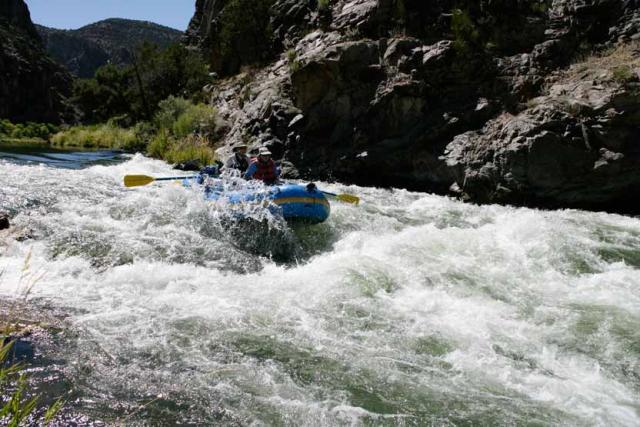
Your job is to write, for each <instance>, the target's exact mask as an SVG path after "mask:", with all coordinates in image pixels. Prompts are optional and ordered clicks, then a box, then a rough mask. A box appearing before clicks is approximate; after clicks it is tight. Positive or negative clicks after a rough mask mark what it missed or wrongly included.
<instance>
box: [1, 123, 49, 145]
mask: <svg viewBox="0 0 640 427" xmlns="http://www.w3.org/2000/svg"><path fill="white" fill-rule="evenodd" d="M56 132H58V128H57V127H56V126H55V125H52V124H47V123H33V122H27V123H18V124H13V123H11V122H10V121H9V120H6V119H4V120H2V121H0V135H2V136H4V137H7V138H12V139H42V140H48V139H49V137H50V136H51V135H52V134H54V133H56Z"/></svg>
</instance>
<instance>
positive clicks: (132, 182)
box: [124, 175, 156, 188]
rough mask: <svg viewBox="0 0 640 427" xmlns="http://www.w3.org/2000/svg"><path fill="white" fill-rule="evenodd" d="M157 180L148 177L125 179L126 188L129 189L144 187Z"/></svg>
mask: <svg viewBox="0 0 640 427" xmlns="http://www.w3.org/2000/svg"><path fill="white" fill-rule="evenodd" d="M155 180H156V179H155V178H154V177H152V176H147V175H127V176H125V177H124V186H125V187H127V188H129V187H142V186H143V185H147V184H151V183H152V182H153V181H155Z"/></svg>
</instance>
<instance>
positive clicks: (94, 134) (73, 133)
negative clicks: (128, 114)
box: [51, 123, 145, 151]
mask: <svg viewBox="0 0 640 427" xmlns="http://www.w3.org/2000/svg"><path fill="white" fill-rule="evenodd" d="M51 143H52V144H53V145H55V146H57V147H60V148H67V147H80V148H109V149H118V150H124V151H139V150H140V149H144V145H145V144H144V142H143V141H142V139H141V137H140V135H138V133H137V132H136V129H135V128H131V129H124V128H121V127H118V126H115V125H114V124H112V123H107V124H102V125H91V126H76V127H71V128H69V129H67V130H64V131H61V132H58V133H57V134H55V135H53V136H52V137H51Z"/></svg>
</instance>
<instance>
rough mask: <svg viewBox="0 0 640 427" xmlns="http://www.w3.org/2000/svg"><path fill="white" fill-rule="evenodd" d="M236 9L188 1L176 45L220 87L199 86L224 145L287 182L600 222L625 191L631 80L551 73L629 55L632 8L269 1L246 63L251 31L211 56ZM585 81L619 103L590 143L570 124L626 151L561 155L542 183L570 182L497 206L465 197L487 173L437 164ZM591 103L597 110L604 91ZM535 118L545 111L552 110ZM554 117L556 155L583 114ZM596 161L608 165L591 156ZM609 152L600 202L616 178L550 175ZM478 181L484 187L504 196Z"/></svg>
mask: <svg viewBox="0 0 640 427" xmlns="http://www.w3.org/2000/svg"><path fill="white" fill-rule="evenodd" d="M240 3H242V0H226V1H221V0H209V1H205V0H201V1H198V2H197V12H196V15H195V16H194V19H193V21H192V24H191V26H190V29H189V31H188V33H187V37H186V40H187V43H189V44H191V45H193V46H194V47H197V48H198V49H201V50H202V52H203V54H204V55H205V56H206V57H207V58H208V59H209V61H210V63H211V65H212V69H213V71H215V72H216V73H217V74H218V76H219V77H220V79H219V80H216V81H215V83H213V84H212V85H211V86H210V87H208V89H209V90H210V91H211V94H212V96H211V99H212V103H213V104H215V105H216V107H217V108H218V111H219V113H220V116H221V117H222V118H223V119H224V120H225V121H227V122H228V124H229V126H228V129H229V132H228V133H227V134H226V136H225V137H224V142H225V143H227V144H231V143H234V142H236V141H238V140H243V141H250V142H251V144H252V145H253V146H258V145H264V144H266V145H269V146H270V147H271V149H272V151H273V152H275V153H277V155H278V156H280V157H282V158H284V159H285V160H287V161H289V162H290V163H291V164H293V165H294V166H295V168H292V169H291V170H295V176H303V177H309V178H323V179H340V180H343V181H349V182H354V183H358V184H364V185H378V186H395V187H405V188H410V189H415V190H423V191H425V190H426V191H436V192H438V193H443V194H444V193H448V192H449V191H450V190H455V193H456V194H461V195H463V196H464V197H466V198H467V199H469V200H474V201H478V202H492V201H504V202H506V201H508V202H511V203H524V204H530V205H545V206H585V207H593V208H596V209H609V208H611V209H616V210H617V208H615V207H614V205H615V206H617V205H618V204H619V200H620V196H621V194H622V193H623V192H624V191H626V190H624V189H626V188H629V186H630V185H631V186H634V185H635V183H636V178H635V177H636V176H637V173H636V172H634V171H635V170H637V168H638V163H637V159H636V157H634V155H633V153H634V152H635V151H634V150H633V147H631V146H630V145H628V143H627V142H620V141H628V140H630V138H633V136H632V135H633V131H631V130H630V129H633V128H634V126H635V127H637V125H638V123H637V121H636V120H637V115H636V114H635V113H634V112H635V111H636V107H635V104H636V103H637V93H636V89H635V88H634V85H635V84H636V83H635V81H634V79H637V77H634V76H636V73H635V71H633V70H631V71H629V72H627V73H624V74H625V75H628V76H627V77H629V78H628V79H626V81H624V82H623V81H619V79H618V80H616V79H615V78H614V77H613V75H614V74H615V75H616V76H618V77H620V76H621V74H620V73H619V72H618V73H614V71H615V67H611V66H609V67H608V68H607V67H605V64H603V63H597V62H594V61H587V60H585V61H584V62H585V63H584V66H585V67H590V70H591V74H589V75H591V76H596V77H594V78H595V83H593V82H589V81H587V80H588V78H587V79H585V78H583V77H584V76H582V75H581V74H580V73H573V74H571V76H570V78H569V79H568V80H567V79H564V80H562V79H560V74H559V71H562V70H565V69H566V68H567V67H568V66H569V65H570V64H571V63H572V62H576V61H577V59H578V58H583V57H585V56H588V55H593V54H594V52H596V54H595V55H596V56H597V55H599V54H598V53H597V52H604V51H605V50H607V49H609V48H616V47H617V48H622V49H624V47H625V46H634V43H635V41H634V40H635V39H636V38H638V34H639V32H638V30H639V29H640V24H639V22H640V17H639V13H638V2H635V1H627V2H620V1H608V0H605V1H599V2H587V3H585V2H580V1H577V0H555V1H480V2H478V1H466V2H465V1H463V2H452V1H447V0H440V1H435V2H424V1H417V0H350V1H346V0H345V1H334V2H329V3H325V2H316V1H307V0H304V1H303V0H271V1H266V3H268V4H269V6H270V7H269V8H268V13H267V14H266V16H265V17H264V19H266V20H267V21H268V27H267V28H268V30H269V33H268V34H269V38H268V43H266V44H265V45H264V48H263V49H261V50H260V51H259V52H256V51H252V50H251V49H249V48H248V47H247V46H248V44H247V43H244V41H247V40H250V39H251V38H252V37H253V36H254V33H253V31H254V30H255V26H254V27H251V30H250V31H246V32H242V31H240V33H239V34H240V36H239V37H236V38H235V39H234V40H236V43H238V44H237V45H236V46H235V49H233V55H231V54H229V52H228V51H225V50H224V49H223V48H222V47H221V46H224V44H225V42H224V41H225V37H226V35H227V34H228V32H229V31H230V30H229V28H232V29H234V31H237V30H238V29H239V28H241V27H242V25H240V24H238V23H237V22H236V21H235V20H233V19H237V17H236V18H233V16H234V15H233V13H231V12H230V11H232V10H233V8H234V7H237V5H238V4H240ZM232 18H233V19H232ZM251 19H257V18H255V17H253V18H251ZM260 22H265V21H260ZM245 45H246V46H245ZM251 46H255V45H251ZM630 52H631V53H630V56H629V58H631V59H633V58H637V57H638V54H637V51H636V50H634V49H631V50H630ZM619 65H620V66H627V64H622V63H621V64H619ZM598 67H599V68H598ZM600 71H601V72H602V73H609V74H608V75H609V76H610V78H609V80H610V83H611V84H610V85H609V86H608V87H611V90H613V86H615V87H619V88H623V89H622V90H624V91H625V94H626V95H625V96H624V98H625V102H624V105H618V106H617V107H616V112H617V113H620V114H621V115H622V117H624V119H620V120H618V119H615V120H613V119H612V120H609V121H607V123H606V124H604V125H603V126H605V127H606V130H604V131H601V130H600V129H599V128H598V127H597V126H596V127H595V128H592V127H591V125H590V124H589V123H586V124H585V126H587V127H588V128H589V129H590V130H592V131H593V132H592V133H594V134H596V137H594V138H591V140H597V139H598V138H600V139H603V138H605V137H601V136H598V135H599V134H600V133H602V132H605V133H606V134H607V135H608V136H607V137H606V138H614V139H615V140H616V141H618V142H619V143H614V145H615V144H618V145H622V146H624V147H626V148H624V149H623V150H622V151H620V150H618V151H616V150H610V149H609V148H607V146H606V144H605V145H602V146H600V145H598V146H597V147H596V148H594V147H592V149H593V150H595V151H588V152H585V153H583V152H578V151H575V152H574V151H571V150H570V151H571V152H569V153H568V154H567V156H568V157H567V159H566V163H563V164H564V165H565V166H562V165H560V166H558V168H560V169H562V170H560V171H557V172H558V174H560V175H562V176H565V175H567V176H569V175H571V176H572V177H569V178H567V179H564V178H563V179H557V180H555V181H554V179H552V178H549V179H547V178H543V179H542V181H544V182H545V184H544V185H551V184H550V182H551V181H554V182H555V184H553V185H552V186H551V187H549V188H548V189H547V190H544V191H543V193H544V194H538V192H537V190H535V191H534V190H533V189H534V188H538V184H532V185H529V184H528V183H522V182H520V181H518V185H514V186H511V187H508V189H509V192H508V194H509V197H503V195H501V196H498V194H499V193H500V191H494V190H491V191H488V192H487V191H484V190H483V191H482V192H480V191H474V190H472V188H476V187H477V186H476V187H474V185H475V184H473V183H474V182H475V178H473V179H472V178H470V177H471V176H472V175H473V176H485V175H486V174H484V172H483V173H480V175H478V173H476V172H475V171H474V170H475V169H474V168H476V167H482V166H483V165H484V163H483V162H485V163H486V162H493V160H492V159H484V160H478V161H475V160H474V161H471V160H469V161H466V160H465V161H460V160H459V159H457V160H456V159H454V158H452V157H451V155H450V153H452V152H454V151H455V152H458V153H460V152H461V151H460V150H459V149H456V150H452V149H453V147H454V146H462V147H466V146H469V147H471V145H473V146H477V145H478V144H480V145H483V144H484V143H482V142H480V141H488V140H490V139H492V138H491V135H489V136H488V137H487V138H484V139H478V138H475V139H472V138H470V137H469V135H470V134H469V132H476V133H482V132H483V131H481V130H482V129H483V128H485V126H489V127H492V126H493V127H495V125H493V124H495V123H496V121H504V120H505V117H507V116H505V114H508V115H510V116H513V117H523V116H520V114H524V115H527V114H529V113H530V112H531V111H529V110H530V108H531V107H532V105H533V100H534V99H537V98H539V97H544V96H546V97H547V98H543V99H540V100H539V101H540V103H542V104H545V103H551V104H554V105H556V104H558V103H557V102H555V103H554V101H553V100H557V99H558V98H559V95H557V94H553V93H549V92H548V89H549V87H551V86H553V85H554V84H560V83H561V84H563V85H564V86H565V88H566V89H567V90H573V89H572V88H578V87H585V85H589V84H591V83H593V86H594V87H595V89H594V91H592V92H593V93H595V91H597V90H598V87H599V86H598V81H597V80H598V78H597V74H598V73H599V72H600ZM591 80H594V79H593V78H592V79H591ZM623 80H624V79H623ZM607 90H609V89H607ZM600 98H601V99H605V98H606V99H610V97H607V96H606V95H605V94H603V95H602V96H600ZM614 98H615V99H618V98H616V97H614ZM591 101H592V100H591V99H590V100H588V101H587V103H589V102H591ZM603 102H604V103H605V104H607V103H609V102H608V101H603ZM611 102H613V103H614V104H616V102H615V101H611ZM609 104H610V103H609ZM616 105H617V104H616ZM549 108H551V109H553V108H555V109H560V110H561V108H560V107H558V106H557V105H556V107H549ZM527 111H529V112H527ZM569 113H570V115H571V119H567V120H569V122H571V123H569V122H567V123H565V124H566V125H571V124H572V125H571V126H569V127H570V128H571V129H573V130H571V131H570V132H569V133H567V132H565V130H562V131H560V130H556V131H555V132H556V133H557V135H558V138H560V140H561V141H562V142H563V143H568V144H569V145H570V143H571V141H570V139H571V138H582V137H581V136H580V135H578V134H577V133H576V132H575V129H577V128H579V127H580V123H583V121H582V119H583V118H585V116H584V115H585V114H587V115H588V114H589V113H586V112H583V113H576V112H571V111H570V112H569ZM536 114H537V113H536ZM598 114H599V113H598ZM552 116H553V114H538V116H537V118H536V120H537V121H538V122H539V126H540V127H541V128H542V129H544V128H546V127H547V124H550V123H551V122H550V121H551V120H552V119H551V117H552ZM616 117H618V116H616ZM594 125H595V123H594ZM576 126H577V127H576ZM572 132H573V133H572ZM567 138H568V139H567ZM450 144H453V146H450ZM507 145H508V144H507ZM448 146H450V147H449V148H447V147H448ZM536 147H539V148H541V147H543V146H542V145H539V144H537V145H536ZM544 147H546V148H541V149H542V152H541V153H540V156H541V157H540V156H539V157H537V158H538V159H540V158H544V157H545V156H551V157H553V154H552V153H553V152H554V151H555V149H556V148H557V147H555V146H554V145H549V144H546V145H544ZM629 147H631V148H629ZM601 148H603V149H606V150H608V151H611V152H612V153H614V154H612V156H613V157H611V156H610V155H609V154H607V153H605V152H604V151H603V152H602V153H604V154H602V153H600V149H601ZM536 150H537V149H536ZM547 150H551V151H547ZM625 150H626V151H625ZM222 151H223V152H226V151H225V150H222ZM484 151H487V150H484ZM608 151H607V152H608ZM487 152H488V151H487ZM615 153H619V154H621V155H623V156H625V160H624V162H623V163H624V166H623V167H622V169H621V170H625V171H627V170H631V173H630V174H629V173H626V172H625V173H624V176H622V175H620V185H619V186H615V185H614V187H616V188H619V189H620V190H619V191H617V190H616V191H613V192H610V191H609V189H610V182H611V180H613V181H616V180H617V179H618V175H617V174H616V173H615V172H613V171H614V170H617V169H616V168H613V169H612V168H609V169H607V170H608V171H610V172H607V174H606V177H605V176H604V175H601V174H602V173H603V171H604V169H603V167H604V166H602V165H600V166H599V168H598V170H599V171H598V172H597V175H598V176H599V177H601V178H597V179H596V178H594V179H592V178H586V177H587V176H596V175H594V174H591V173H590V172H579V173H578V172H576V171H565V170H564V168H565V167H567V165H568V164H569V163H570V162H571V161H572V159H574V156H577V157H575V160H576V161H577V162H579V163H580V162H581V161H582V160H580V159H585V158H587V157H588V158H589V162H591V165H592V166H593V165H595V164H596V163H597V162H598V161H599V159H601V158H602V159H604V160H603V161H606V162H607V164H612V162H619V160H612V159H614V158H618V157H619V156H616V154H615ZM585 156H586V157H585ZM602 156H605V157H602ZM502 163H503V164H504V165H506V166H503V167H502V166H501V167H502V168H503V169H501V171H502V172H500V173H499V174H498V175H500V176H502V175H505V174H506V175H508V174H509V173H511V174H512V175H513V173H516V174H517V172H518V170H515V171H510V170H509V167H510V166H509V165H514V167H516V168H520V169H521V168H522V167H523V166H522V165H519V164H518V162H515V163H514V162H506V163H505V162H502ZM476 164H479V165H480V166H475V165H476ZM546 164H547V163H546V162H544V161H543V162H538V163H536V162H533V163H528V164H527V168H532V169H531V173H532V176H537V175H544V174H545V173H546V171H548V170H549V169H548V168H547V166H546ZM538 167H540V168H541V169H540V170H539V171H536V170H535V169H536V168H538ZM467 169H468V171H467ZM467 172H468V173H467ZM572 174H573V175H572ZM509 176H511V175H509ZM578 176H580V178H578ZM467 178H468V179H467ZM573 178H576V179H575V180H574V179H573ZM491 179H493V178H491ZM493 181H495V182H493ZM493 181H492V184H491V185H493V187H496V186H498V185H500V186H501V187H504V186H505V185H504V182H503V181H501V180H496V179H493ZM498 181H499V182H498ZM536 181H538V180H536ZM623 181H624V182H623ZM483 185H484V184H483ZM576 185H577V186H578V187H581V188H578V189H575V188H574V186H576ZM565 186H571V188H569V187H565ZM594 186H595V187H594ZM485 187H486V186H485ZM483 188H484V187H483ZM496 188H497V187H496ZM545 188H547V187H545ZM570 193H571V195H568V194H570ZM588 193H592V194H597V196H593V197H591V196H587V194H588ZM578 194H582V195H583V196H584V197H583V196H578ZM607 194H610V196H607Z"/></svg>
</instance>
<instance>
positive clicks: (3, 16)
mask: <svg viewBox="0 0 640 427" xmlns="http://www.w3.org/2000/svg"><path fill="white" fill-rule="evenodd" d="M0 40H1V42H0V72H1V73H2V77H1V79H0V118H8V119H10V120H11V121H13V122H25V121H37V122H55V123H59V122H62V121H69V120H73V118H74V112H73V109H72V108H71V107H70V106H69V104H68V102H67V97H68V96H69V95H70V94H71V82H72V79H71V76H70V75H69V73H68V72H67V71H65V70H64V68H63V67H62V66H60V65H58V64H56V63H55V62H54V61H53V60H52V59H51V58H49V57H48V56H47V54H46V52H45V50H44V47H43V45H42V40H41V39H40V37H39V36H38V33H37V31H36V29H35V27H34V25H33V23H32V22H31V17H30V14H29V9H28V8H27V5H26V4H25V3H24V1H23V0H3V1H2V2H0Z"/></svg>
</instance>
